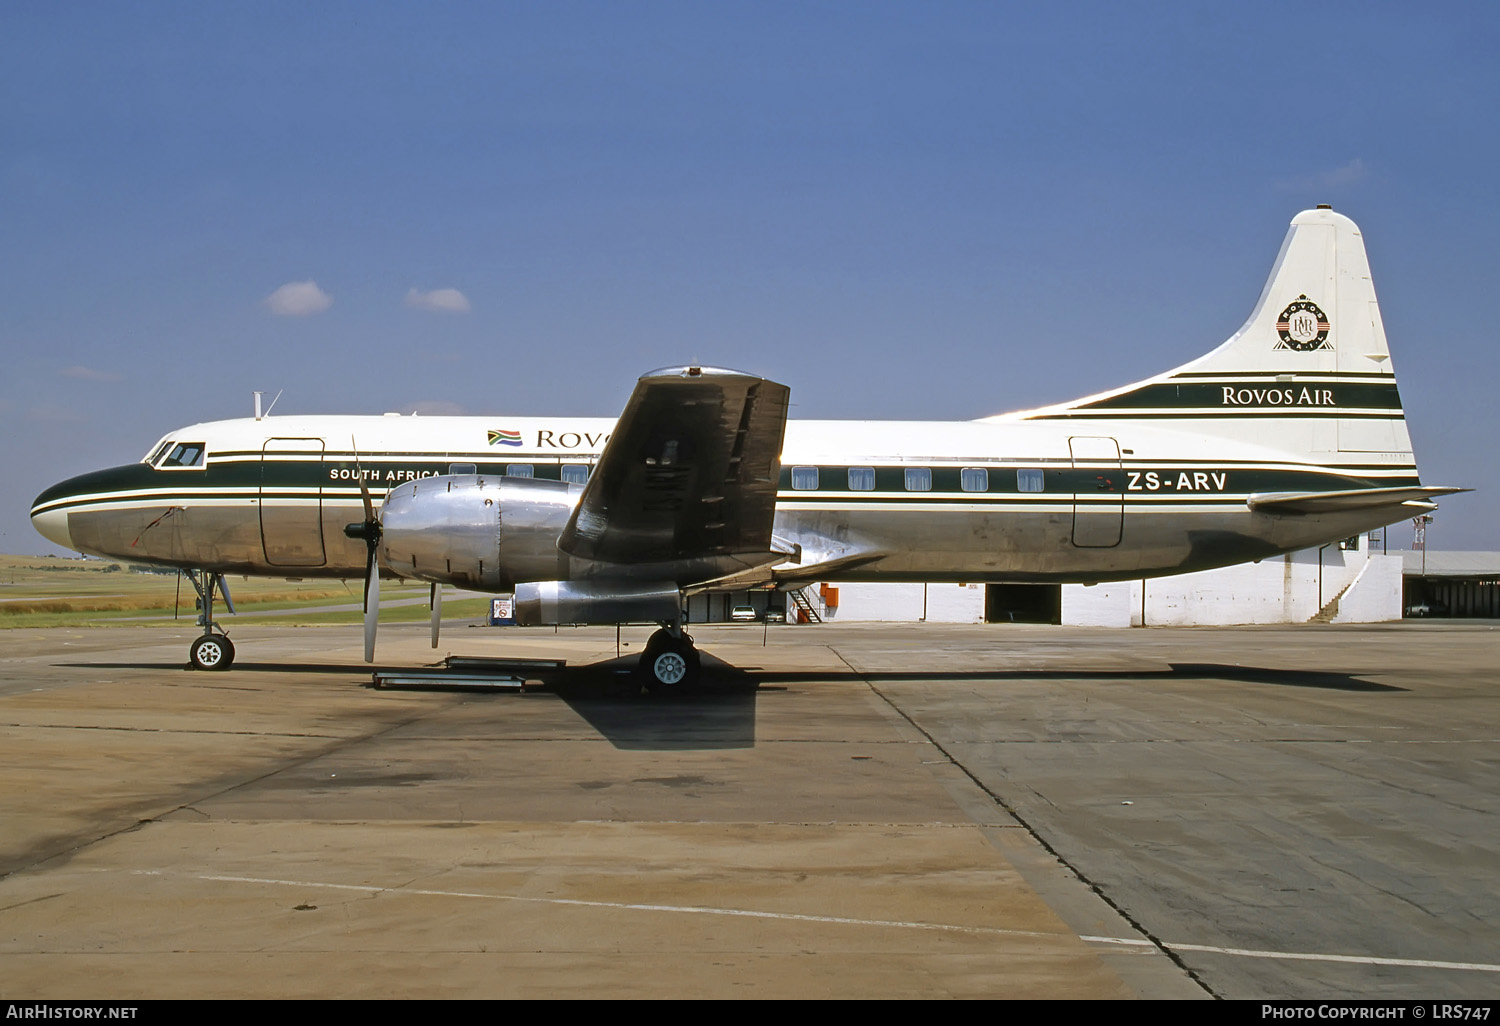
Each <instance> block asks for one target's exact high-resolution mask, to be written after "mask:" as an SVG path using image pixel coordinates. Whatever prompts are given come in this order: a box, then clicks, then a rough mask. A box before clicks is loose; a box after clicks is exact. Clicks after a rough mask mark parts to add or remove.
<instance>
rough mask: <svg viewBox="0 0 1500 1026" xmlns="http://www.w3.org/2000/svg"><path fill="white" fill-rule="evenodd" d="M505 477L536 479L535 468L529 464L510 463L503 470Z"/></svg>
mask: <svg viewBox="0 0 1500 1026" xmlns="http://www.w3.org/2000/svg"><path fill="white" fill-rule="evenodd" d="M505 476H506V477H536V468H535V467H533V466H532V465H531V464H530V463H511V464H508V465H507V466H506V468H505Z"/></svg>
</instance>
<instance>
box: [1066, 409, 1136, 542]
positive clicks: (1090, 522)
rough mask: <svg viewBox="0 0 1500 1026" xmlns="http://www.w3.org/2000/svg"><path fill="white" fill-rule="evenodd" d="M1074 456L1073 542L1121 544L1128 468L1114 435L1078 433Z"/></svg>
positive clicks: (1072, 448) (1070, 447)
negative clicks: (1105, 436) (1122, 459)
mask: <svg viewBox="0 0 1500 1026" xmlns="http://www.w3.org/2000/svg"><path fill="white" fill-rule="evenodd" d="M1068 450H1069V451H1070V452H1071V453H1072V456H1073V478H1074V481H1075V484H1074V486H1073V544H1074V545H1076V546H1078V547H1079V548H1081V549H1107V548H1111V547H1113V546H1115V545H1118V544H1120V534H1121V532H1122V530H1123V529H1124V524H1125V469H1124V466H1123V464H1122V463H1121V462H1120V443H1118V442H1116V441H1115V440H1114V439H1113V438H1104V437H1098V436H1090V435H1076V436H1074V437H1072V438H1069V439H1068Z"/></svg>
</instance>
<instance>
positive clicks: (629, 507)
mask: <svg viewBox="0 0 1500 1026" xmlns="http://www.w3.org/2000/svg"><path fill="white" fill-rule="evenodd" d="M790 394H791V390H790V389H788V388H787V387H786V386H785V385H779V384H777V383H776V382H774V381H768V380H766V379H765V378H758V377H755V376H753V375H750V374H741V373H739V372H738V371H730V370H720V369H717V368H711V367H701V368H700V367H676V368H668V369H665V370H659V371H653V372H652V373H650V374H647V375H645V376H644V377H642V378H641V379H640V381H638V382H637V383H636V386H635V391H634V392H633V393H632V394H631V396H630V401H629V402H628V403H626V405H625V412H624V413H622V414H621V415H620V419H619V421H618V422H617V423H616V424H615V429H614V432H613V434H611V435H610V438H609V441H608V442H606V443H605V445H604V452H603V453H602V454H601V455H600V457H599V464H598V466H596V467H595V468H594V472H593V474H592V475H591V476H590V477H589V480H588V483H587V484H586V485H585V486H584V490H583V495H582V497H581V498H580V499H579V502H578V508H577V509H575V510H574V511H573V516H572V518H571V519H570V520H569V521H568V524H567V526H566V527H565V528H564V529H563V532H562V535H561V537H560V538H559V539H558V547H559V548H561V549H562V550H563V551H564V552H567V553H568V554H570V555H573V556H577V557H579V558H582V559H592V560H597V561H600V562H606V563H615V564H624V565H636V566H642V567H644V566H645V565H648V564H651V565H655V566H656V567H657V568H659V569H660V570H662V571H664V572H666V573H669V574H673V575H674V576H676V577H677V578H678V579H679V580H681V579H683V578H684V577H687V578H694V579H697V580H704V579H707V578H709V577H716V576H719V575H722V574H726V573H731V572H734V571H735V570H737V569H743V568H745V567H747V566H752V565H764V564H766V563H768V562H775V561H778V560H779V559H781V558H784V554H781V553H776V552H774V551H773V545H772V543H771V522H772V520H773V518H774V516H775V512H776V485H777V479H778V478H779V477H780V474H781V443H782V437H783V435H784V434H785V432H786V412H787V399H788V396H789V395H790ZM673 568H675V570H674V569H673Z"/></svg>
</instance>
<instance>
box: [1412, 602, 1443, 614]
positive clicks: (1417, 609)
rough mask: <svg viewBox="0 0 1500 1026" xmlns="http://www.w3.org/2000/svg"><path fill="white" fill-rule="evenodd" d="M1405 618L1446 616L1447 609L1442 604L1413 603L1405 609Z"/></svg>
mask: <svg viewBox="0 0 1500 1026" xmlns="http://www.w3.org/2000/svg"><path fill="white" fill-rule="evenodd" d="M1406 615H1407V616H1447V615H1448V607H1447V606H1446V605H1445V604H1443V603H1442V602H1414V603H1412V604H1411V605H1409V606H1407V607H1406Z"/></svg>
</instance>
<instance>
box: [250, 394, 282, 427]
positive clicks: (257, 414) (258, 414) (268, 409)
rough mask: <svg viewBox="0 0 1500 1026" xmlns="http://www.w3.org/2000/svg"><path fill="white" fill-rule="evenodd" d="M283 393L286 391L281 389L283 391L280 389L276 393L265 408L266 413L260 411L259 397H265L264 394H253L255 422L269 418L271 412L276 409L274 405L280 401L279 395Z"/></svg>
mask: <svg viewBox="0 0 1500 1026" xmlns="http://www.w3.org/2000/svg"><path fill="white" fill-rule="evenodd" d="M285 391H286V389H284V388H283V389H280V390H279V391H278V392H277V393H276V398H275V399H272V400H271V405H270V406H268V407H266V412H264V413H262V412H261V411H260V397H261V396H263V395H265V394H266V393H264V392H256V393H255V419H256V420H260V419H261V418H262V417H269V416H270V415H271V411H272V410H274V409H275V408H276V403H277V402H278V401H279V400H280V399H281V393H282V392H285Z"/></svg>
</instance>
